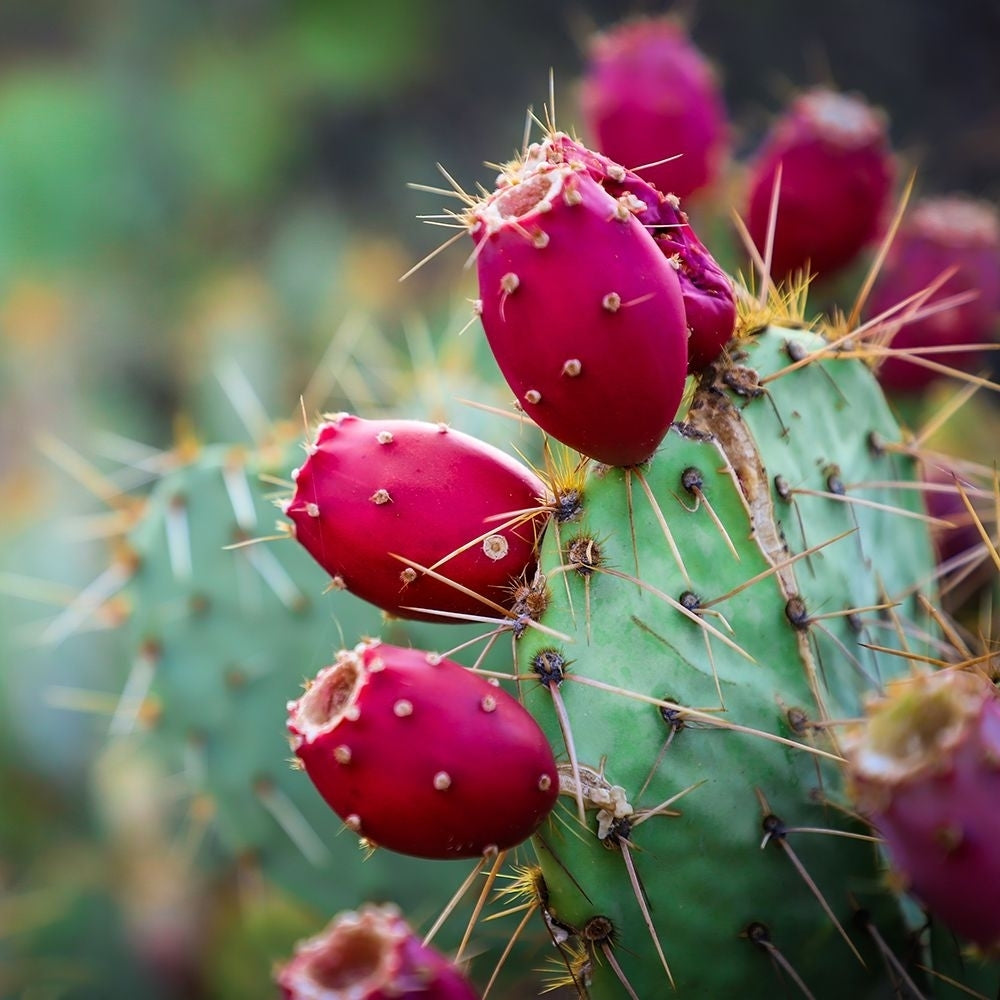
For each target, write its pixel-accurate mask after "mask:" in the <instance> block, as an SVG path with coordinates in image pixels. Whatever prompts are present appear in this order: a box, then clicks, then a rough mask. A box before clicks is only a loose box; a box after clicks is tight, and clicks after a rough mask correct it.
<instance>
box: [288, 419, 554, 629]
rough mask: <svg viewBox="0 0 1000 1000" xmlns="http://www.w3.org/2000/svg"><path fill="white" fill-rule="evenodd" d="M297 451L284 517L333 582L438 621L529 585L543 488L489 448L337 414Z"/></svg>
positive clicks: (445, 434)
mask: <svg viewBox="0 0 1000 1000" xmlns="http://www.w3.org/2000/svg"><path fill="white" fill-rule="evenodd" d="M308 453H309V454H308V458H307V459H306V461H305V462H304V463H303V465H302V467H301V468H300V469H298V470H297V471H296V472H295V473H294V474H293V475H294V479H295V495H294V496H293V497H292V499H291V501H289V502H287V503H286V504H285V505H284V510H285V513H286V514H287V515H288V517H289V518H290V519H291V521H292V523H293V525H294V529H295V530H294V534H295V537H296V539H297V540H298V541H299V542H300V543H301V544H302V545H303V546H304V547H305V548H306V549H307V550H308V552H309V553H310V555H312V557H313V558H314V559H315V560H316V561H317V562H318V563H319V564H320V565H321V566H322V567H323V569H325V570H326V571H327V572H328V573H329V574H330V575H331V576H332V577H333V579H334V581H335V584H336V585H337V586H340V587H343V588H346V589H347V590H349V591H350V592H351V593H353V594H356V595H357V596H358V597H361V598H363V599H364V600H366V601H370V602H371V603H372V604H375V605H376V606H378V607H380V608H382V609H383V610H385V611H389V612H391V613H392V614H394V615H397V616H399V617H401V618H425V619H433V620H441V619H440V617H439V616H438V615H435V614H433V612H435V611H436V612H439V613H440V614H441V615H448V614H451V615H456V616H457V615H470V614H478V615H481V614H483V612H484V610H488V608H487V605H488V604H489V603H492V604H494V605H496V604H497V603H501V604H502V603H503V602H504V601H505V600H506V601H507V602H508V603H509V600H508V598H509V592H510V586H509V585H510V583H511V581H513V580H516V579H517V578H518V577H521V576H522V575H526V576H529V577H530V575H531V568H532V566H533V563H534V549H535V536H536V528H537V519H538V518H540V517H541V516H542V515H543V512H544V508H543V507H542V498H543V497H544V494H545V488H544V486H543V485H542V483H541V481H540V480H539V479H538V478H537V477H536V476H535V475H534V474H533V473H532V472H531V471H530V470H529V469H527V468H526V467H525V466H523V465H522V464H521V463H520V462H518V461H516V460H515V459H513V458H511V457H510V456H509V455H507V454H506V453H504V452H502V451H500V450H499V449H497V448H493V447H491V446H490V445H487V444H484V443H483V442H481V441H478V440H477V439H475V438H473V437H470V436H469V435H467V434H462V433H461V432H459V431H455V430H452V429H450V428H448V427H447V426H446V425H444V424H430V423H424V422H422V421H416V420H365V419H363V418H361V417H356V416H351V415H349V414H337V415H336V416H334V417H331V418H329V419H328V420H326V421H325V422H324V423H322V424H321V425H320V427H319V430H318V432H317V435H316V440H315V442H314V443H313V444H312V445H310V446H309V448H308ZM416 567H422V568H424V569H432V570H434V572H435V573H436V574H437V576H434V575H431V574H425V573H424V572H423V571H422V569H420V568H416ZM439 577H446V578H447V580H443V579H440V578H439ZM448 581H451V582H453V583H455V584H457V585H459V586H452V585H451V583H450V582H448ZM460 588H461V589H460ZM419 609H427V610H419Z"/></svg>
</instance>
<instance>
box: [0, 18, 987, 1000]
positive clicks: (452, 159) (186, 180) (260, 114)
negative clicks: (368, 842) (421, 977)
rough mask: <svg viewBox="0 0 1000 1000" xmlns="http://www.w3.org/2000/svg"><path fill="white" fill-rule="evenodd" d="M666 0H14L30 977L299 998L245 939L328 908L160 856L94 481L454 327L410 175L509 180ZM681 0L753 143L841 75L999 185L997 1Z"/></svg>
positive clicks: (10, 164) (107, 989) (291, 403)
mask: <svg viewBox="0 0 1000 1000" xmlns="http://www.w3.org/2000/svg"><path fill="white" fill-rule="evenodd" d="M662 9H665V8H664V7H663V5H656V4H640V3H619V2H612V0H579V2H576V3H554V2H553V3H544V2H539V0H506V2H505V3H503V4H486V3H454V2H451V0H367V2H366V3H346V2H341V0H327V2H322V0H299V2H292V0H288V2H279V0H200V2H195V0H134V2H128V0H78V2H71V0H66V2H62V3H60V2H56V0H4V2H3V3H2V4H0V504H2V511H3V516H2V518H0V997H3V998H5V1000H6V998H13V997H21V998H25V1000H48V998H53V1000H54V998H62V997H74V998H84V997H95V998H98V997H151V998H155V997H164V998H167V997H198V996H220V997H223V996H234V997H235V996H241V997H255V996H261V997H265V996H268V995H270V988H269V987H268V985H267V983H266V982H261V981H260V977H259V975H258V974H257V971H256V970H257V967H256V966H251V971H250V972H248V971H247V963H246V962H245V960H244V956H245V955H246V954H247V953H248V952H253V951H254V950H255V949H257V948H258V945H259V942H260V941H261V940H263V939H264V938H265V937H266V936H267V935H268V934H273V933H278V934H279V935H280V934H284V935H286V936H289V935H293V934H299V933H305V932H306V931H308V930H309V929H310V928H309V926H308V925H307V924H305V923H304V921H303V920H302V918H301V916H300V915H299V914H298V913H297V911H296V910H295V908H294V907H293V906H291V905H286V904H285V903H284V902H282V901H277V900H276V901H272V903H271V904H270V905H269V906H268V907H265V908H263V909H258V910H251V911H249V913H248V912H246V911H244V912H243V913H242V914H241V916H240V918H239V919H237V918H235V917H234V916H233V913H232V911H233V908H234V907H236V908H238V907H237V903H236V902H235V901H234V896H233V887H232V886H209V887H206V886H204V885H203V884H201V883H199V882H198V881H197V879H196V878H194V877H192V876H191V875H190V873H189V872H187V870H186V869H182V868H177V867H172V866H171V864H168V863H166V862H164V860H163V859H164V856H165V855H167V854H169V853H170V852H169V851H167V850H166V845H165V843H164V842H163V840H162V838H163V837H164V836H165V833H164V831H165V830H167V829H169V826H170V824H169V822H168V821H167V819H166V818H165V817H166V816H167V815H168V814H169V812H170V808H171V798H170V780H171V778H170V776H169V775H168V776H160V777H159V778H157V779H156V780H155V781H154V780H153V779H152V778H151V775H155V774H156V772H155V771H153V770H150V769H149V768H150V767H152V765H149V766H147V765H146V764H145V763H144V762H142V761H140V760H137V759H136V758H135V757H134V755H132V754H125V755H116V754H115V752H114V749H113V748H112V749H111V750H108V748H107V742H108V737H107V713H108V711H109V708H113V705H114V696H115V692H116V691H117V690H118V688H119V687H120V685H121V680H122V677H123V676H124V674H125V672H126V670H125V667H124V666H123V663H122V659H123V655H124V654H123V647H122V643H121V639H120V638H119V635H118V633H116V632H115V631H114V628H113V626H114V625H115V624H117V622H118V617H117V615H118V610H117V609H116V607H115V604H114V602H113V601H112V602H110V603H108V604H104V605H102V606H101V607H100V608H99V609H98V610H97V611H96V613H93V614H91V613H85V614H77V613H76V611H75V610H74V608H75V609H77V610H78V609H79V608H80V606H81V605H80V602H79V595H80V593H81V591H85V588H87V587H88V585H91V583H92V581H97V590H99V589H100V587H101V586H102V585H103V582H107V581H106V580H105V579H104V578H103V577H102V573H104V571H105V569H106V567H107V566H108V565H109V558H110V554H109V549H108V545H107V543H106V541H105V539H106V537H107V536H108V535H109V533H113V531H114V529H115V526H116V525H115V517H116V516H117V515H115V513H114V509H113V508H112V510H111V513H109V508H108V506H107V505H106V504H105V503H103V502H102V501H101V499H100V497H97V496H94V495H93V493H94V490H88V489H87V488H85V486H84V485H83V484H82V483H81V480H84V481H92V485H93V487H94V488H95V489H96V490H97V492H101V491H102V490H105V489H106V488H107V486H108V484H109V483H110V484H111V486H112V487H113V489H121V490H123V491H126V492H127V491H129V490H131V489H134V488H140V487H141V486H142V482H143V479H144V477H145V476H147V475H148V472H147V471H144V469H145V470H148V469H149V468H151V467H152V466H153V465H155V456H156V449H161V448H166V447H169V446H170V445H172V444H173V443H174V442H175V441H176V440H177V439H178V437H182V436H184V435H185V434H188V433H190V432H191V429H192V428H193V429H194V430H195V432H196V433H197V434H198V435H199V436H200V437H201V438H202V439H203V440H208V441H211V440H220V441H232V440H235V441H240V440H249V439H251V438H252V437H253V436H254V434H255V433H256V431H257V430H258V429H259V426H258V424H259V422H260V421H262V420H263V416H262V414H261V413H257V412H255V411H254V405H255V404H253V403H252V402H251V403H248V402H247V397H246V394H245V393H241V391H240V388H239V386H240V384H241V380H242V379H243V378H244V377H245V379H246V381H247V382H248V383H249V384H251V385H253V386H254V389H255V392H256V395H257V397H258V398H259V401H260V404H261V407H262V412H263V414H266V415H267V416H269V417H271V418H277V417H286V416H292V415H294V413H295V411H296V408H297V406H298V399H299V394H300V393H302V392H303V391H304V387H306V386H307V385H308V384H309V382H310V380H311V379H312V377H313V375H314V373H315V372H316V370H317V366H318V365H319V364H320V362H321V359H322V358H323V356H324V353H325V351H326V350H327V347H328V345H329V343H330V341H331V338H335V337H336V336H337V335H338V333H339V335H342V336H347V335H348V334H347V333H345V331H350V330H351V329H352V327H351V324H355V326H356V327H357V328H359V329H361V330H363V331H366V332H365V333H364V334H363V335H364V336H365V337H369V336H370V337H372V338H375V337H376V334H375V333H374V332H372V331H377V339H378V343H380V344H381V343H385V344H389V345H392V344H393V343H402V340H403V333H404V332H405V330H406V329H407V324H412V323H413V322H414V320H413V317H414V316H415V315H418V314H419V315H420V316H422V317H425V318H427V320H428V321H429V322H430V323H431V325H432V326H433V327H434V328H435V330H438V331H439V332H442V331H443V333H444V335H449V336H450V335H452V334H453V333H457V329H458V328H459V327H460V326H461V322H455V321H453V319H452V308H453V305H454V303H455V301H456V300H457V299H460V297H461V295H462V294H470V290H469V288H468V278H467V276H466V277H464V278H463V274H462V261H463V259H464V254H463V251H462V250H461V249H453V250H451V251H450V252H448V253H446V254H444V255H442V257H440V258H437V259H435V260H434V262H432V263H431V264H430V265H428V266H427V267H426V268H424V269H423V270H422V271H421V272H419V273H418V274H417V275H415V276H414V277H413V278H412V279H410V280H408V281H407V282H405V283H403V284H400V283H399V282H398V281H397V278H398V277H399V275H400V274H402V273H403V272H404V271H406V270H407V269H408V268H409V267H410V265H411V264H412V263H414V262H415V261H417V260H419V259H420V258H421V257H422V256H423V255H424V254H426V253H427V252H428V251H430V250H431V249H433V248H434V247H435V246H436V245H437V244H438V242H440V236H441V230H438V229H433V228H431V227H427V226H423V225H421V224H420V223H418V222H417V221H416V219H415V216H416V215H417V214H419V213H426V212H436V211H439V210H440V206H441V204H442V199H441V198H438V197H436V196H434V195H431V194H427V193H422V192H419V191H414V190H411V189H408V188H407V186H406V183H407V182H408V181H414V182H420V183H424V184H432V185H439V184H441V183H442V181H441V178H440V176H439V175H438V173H437V171H436V170H435V163H438V162H440V163H442V164H444V165H446V166H447V168H448V170H449V171H450V172H451V173H452V175H453V176H454V177H456V178H457V179H458V180H459V181H460V182H461V183H462V184H463V186H465V187H466V188H471V187H472V186H473V185H474V184H475V183H476V181H480V182H483V183H489V181H490V177H491V173H490V171H489V170H488V169H487V168H485V167H483V166H482V161H483V160H498V159H505V158H507V157H508V156H509V155H511V154H512V153H513V151H514V150H515V149H516V148H517V147H518V146H519V145H520V142H521V134H522V130H523V123H524V114H525V108H526V107H527V106H528V105H533V106H534V107H535V108H536V109H540V107H541V105H542V103H543V102H544V101H545V100H546V99H547V96H548V74H549V68H550V67H551V68H552V69H553V70H554V74H555V80H556V89H557V102H558V108H557V114H558V122H559V124H560V126H562V127H563V128H571V127H574V126H575V127H577V128H579V127H580V122H579V119H578V117H577V115H576V109H575V106H574V96H575V81H576V79H577V77H578V75H579V73H580V69H581V66H582V63H583V57H584V51H585V46H586V40H587V38H588V36H589V34H590V33H591V32H592V31H593V30H594V28H596V27H600V26H606V25H608V24H611V23H612V22H614V21H616V20H617V19H619V18H621V17H623V16H625V15H628V14H633V13H641V12H646V13H650V12H654V11H660V10H662ZM679 9H680V10H681V12H682V13H684V14H685V15H686V16H687V17H688V19H689V23H690V24H691V26H692V31H693V35H694V38H695V40H696V41H697V42H698V43H699V44H700V45H701V46H702V48H703V49H704V50H705V51H706V52H707V54H708V55H709V56H710V57H711V58H712V59H713V61H714V62H715V63H716V64H717V66H718V67H719V70H720V72H721V74H722V77H723V80H724V85H725V93H726V99H727V102H728V105H729V108H730V113H731V116H732V120H733V127H734V147H735V151H736V155H737V157H739V156H741V155H743V154H745V153H746V152H747V151H748V150H750V149H751V148H752V147H753V145H754V143H755V142H756V141H757V139H758V138H759V137H760V135H761V133H762V131H763V129H764V128H765V127H766V125H767V123H768V121H769V120H770V118H771V116H772V115H773V114H774V113H775V112H776V111H777V110H778V109H779V108H780V107H781V105H782V104H783V103H784V102H785V101H786V100H787V98H788V97H789V96H790V95H791V94H792V93H793V92H794V91H795V90H796V89H797V88H799V87H802V86H805V85H809V84H814V83H822V82H833V83H835V84H837V85H838V86H840V87H842V88H844V89H856V90H859V91H861V92H862V93H864V94H865V95H866V96H867V97H868V98H869V100H871V101H872V102H873V103H875V104H878V105H881V106H883V107H884V108H885V109H886V110H887V111H888V112H889V115H890V118H891V123H892V125H891V129H892V136H893V140H894V143H895V145H896V148H897V149H898V150H899V151H900V154H901V156H902V157H903V158H904V161H905V162H906V163H908V164H911V165H915V166H917V167H918V168H919V175H918V177H919V180H918V186H919V188H920V189H921V190H924V191H928V192H945V191H951V190H962V191H967V192H970V193H972V194H974V195H977V196H980V197H985V198H988V199H991V200H993V201H996V200H997V199H998V198H1000V60H998V59H997V53H998V52H1000V5H998V4H997V3H996V2H995V0H952V2H950V3H947V4H944V3H941V2H940V0H880V2H879V3H876V4H871V3H868V2H862V0H847V2H842V3H837V4H824V5H820V4H806V3H800V4H794V3H791V2H789V0H756V2H754V3H752V4H751V3H745V2H742V0H702V2H692V3H689V4H686V5H684V6H683V7H682V8H679ZM735 176H737V174H736V173H735V172H734V177H735ZM733 183H734V184H735V183H736V181H734V182H733ZM731 197H734V195H733V193H732V191H731V190H730V189H729V188H724V189H722V190H721V191H720V192H718V194H717V198H718V200H719V203H718V204H717V205H715V206H714V207H713V209H714V211H715V212H716V213H717V214H718V216H719V217H724V215H725V213H726V212H727V211H728V209H729V207H730V206H729V204H728V199H729V198H731ZM359 324H360V325H359ZM469 336H475V332H472V333H470V334H469ZM233 362H235V364H236V367H234V366H233ZM241 401H242V402H241ZM241 406H242V408H243V413H242V414H241V413H240V412H239V410H240V408H241ZM248 407H249V409H248ZM91 467H93V468H91ZM95 470H96V471H95ZM98 472H99V476H98ZM102 581H103V582H102ZM95 592H96V591H95ZM74 601H76V604H74V603H73V602H74ZM83 606H84V608H85V609H86V607H87V602H86V601H84V602H83ZM67 609H68V610H67ZM85 692H106V693H107V694H106V695H104V696H103V697H102V696H101V695H99V694H95V695H93V696H92V697H91V698H90V699H89V700H88V699H87V698H86V697H84V695H83V693H85ZM150 901H152V902H150ZM147 903H150V905H146V904H147ZM152 903H155V904H156V905H155V906H153V905H152ZM205 907H210V908H211V912H210V913H209V915H208V917H207V918H206V917H205V915H204V911H205ZM195 913H197V914H200V915H201V917H200V918H199V919H200V920H201V922H200V923H198V926H199V927H200V928H201V930H200V931H199V932H197V933H196V932H195V931H194V930H193V929H192V928H193V927H194V921H193V920H192V919H189V918H191V917H192V915H193V914H195ZM206 927H207V928H209V929H208V931H205V928H206ZM275 928H278V930H277V931H275Z"/></svg>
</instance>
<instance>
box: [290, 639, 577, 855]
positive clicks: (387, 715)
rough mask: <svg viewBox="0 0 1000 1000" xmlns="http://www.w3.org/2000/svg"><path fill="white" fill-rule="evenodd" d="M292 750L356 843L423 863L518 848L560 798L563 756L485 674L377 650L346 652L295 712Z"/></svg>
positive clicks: (366, 646) (375, 644)
mask: <svg viewBox="0 0 1000 1000" xmlns="http://www.w3.org/2000/svg"><path fill="white" fill-rule="evenodd" d="M288 712H289V717H288V728H289V731H290V732H291V733H292V739H291V744H292V749H293V750H294V751H295V753H296V754H297V755H298V757H299V759H300V760H301V761H302V764H303V766H304V767H305V770H306V772H307V773H308V774H309V777H310V778H311V779H312V781H313V784H314V785H315V786H316V787H317V789H318V790H319V792H320V794H321V795H322V796H323V798H324V799H325V800H326V801H327V803H328V804H329V805H330V807H331V808H332V809H333V811H334V812H335V813H336V814H337V815H338V816H339V817H340V818H341V819H342V820H343V821H344V823H345V824H346V825H347V826H348V827H349V828H350V829H352V830H354V831H355V833H358V834H360V835H361V836H363V837H364V838H366V839H367V840H369V841H371V842H372V843H374V844H377V845H380V846H382V847H388V848H390V849H391V850H394V851H399V852H401V853H403V854H412V855H415V856H417V857H422V858H469V857H479V856H481V855H484V854H490V853H492V852H495V851H496V850H505V849H507V848H508V847H514V846H515V845H516V844H520V843H521V842H522V841H523V840H525V839H527V838H528V837H529V836H531V834H532V833H534V831H535V830H536V829H537V828H538V826H539V825H540V824H541V823H542V821H543V820H544V819H545V817H546V816H547V815H548V814H549V811H550V810H551V809H552V806H553V805H554V803H555V799H556V796H557V794H558V792H559V780H558V775H557V772H556V764H555V760H554V759H553V756H552V750H551V749H550V747H549V744H548V742H547V741H546V739H545V735H544V734H543V733H542V731H541V729H540V728H539V727H538V724H537V723H536V722H535V721H534V719H533V718H532V717H531V716H530V715H529V714H528V712H527V711H525V709H524V708H522V706H521V704H520V703H519V702H518V701H517V700H516V699H514V698H512V697H511V696H510V695H509V694H507V693H506V692H505V691H503V690H501V689H500V688H499V687H497V686H495V685H494V684H491V683H489V682H488V681H487V680H486V679H485V678H483V677H482V676H481V675H480V674H476V673H473V672H472V671H470V670H467V669H466V668H465V667H463V666H461V664H458V663H455V662H454V661H453V660H448V659H444V658H442V657H440V656H437V655H436V654H433V653H425V652H422V651H420V650H417V649H401V648H399V647H396V646H389V645H385V644H383V643H381V642H379V641H378V640H368V641H366V642H363V643H361V644H360V645H358V646H356V647H355V648H354V649H353V650H341V652H339V653H338V654H337V658H336V661H335V662H334V663H333V664H332V665H331V666H329V667H325V668H324V669H323V670H321V671H320V672H319V674H318V675H317V677H316V679H315V680H314V681H313V682H312V684H311V685H310V686H309V687H308V689H307V690H306V693H305V694H304V695H302V697H301V698H299V699H298V701H294V702H290V703H289V706H288Z"/></svg>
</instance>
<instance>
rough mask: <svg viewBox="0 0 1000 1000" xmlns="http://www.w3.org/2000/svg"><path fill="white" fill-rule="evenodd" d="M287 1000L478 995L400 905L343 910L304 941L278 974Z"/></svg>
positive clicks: (447, 999)
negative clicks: (429, 944)
mask: <svg viewBox="0 0 1000 1000" xmlns="http://www.w3.org/2000/svg"><path fill="white" fill-rule="evenodd" d="M275 980H276V982H277V984H278V986H279V987H280V989H281V995H282V997H283V1000H477V998H478V996H479V994H478V993H477V992H476V991H475V990H474V989H473V988H472V987H471V986H470V985H469V983H468V982H466V980H465V978H464V977H463V976H462V974H461V973H460V972H459V971H458V969H456V968H455V966H454V965H453V964H452V963H451V962H449V961H448V959H446V958H445V957H444V956H443V955H442V954H440V952H437V951H435V950H434V949H433V948H429V947H425V946H424V945H423V944H422V943H421V941H420V938H419V937H418V936H417V935H416V934H414V933H413V931H412V930H411V929H410V927H409V925H408V924H407V923H406V921H405V920H404V919H403V918H402V916H401V915H400V913H399V911H398V910H397V909H396V907H394V906H392V905H391V904H385V905H383V906H373V905H366V906H362V907H361V908H360V909H359V910H358V911H357V912H356V913H355V912H348V913H341V914H339V915H338V916H337V917H335V918H334V919H333V920H332V921H331V922H330V923H329V925H327V927H326V928H325V929H324V930H323V931H322V932H320V933H319V934H317V935H316V936H315V937H312V938H309V939H308V940H306V941H300V942H299V943H298V944H297V945H296V946H295V954H294V955H293V956H292V958H291V959H290V960H289V961H288V962H287V963H286V964H285V965H284V966H282V967H281V968H280V969H278V971H277V972H276V974H275Z"/></svg>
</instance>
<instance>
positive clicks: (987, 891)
mask: <svg viewBox="0 0 1000 1000" xmlns="http://www.w3.org/2000/svg"><path fill="white" fill-rule="evenodd" d="M847 749H848V758H849V773H850V779H851V787H852V791H853V795H854V798H855V800H856V802H857V804H858V808H859V809H860V810H861V812H863V813H864V814H865V815H867V816H868V817H869V818H870V819H871V821H872V823H873V824H874V825H875V827H876V829H877V830H878V832H879V833H880V834H881V835H882V836H883V837H884V838H885V841H886V846H887V847H888V850H889V855H890V858H891V860H892V862H893V864H894V866H895V868H896V869H897V870H898V872H899V873H900V874H901V876H902V877H903V879H904V880H905V883H906V885H907V887H908V888H909V889H911V890H912V892H913V894H914V895H915V896H916V897H917V898H918V899H919V900H920V901H921V902H922V903H923V904H924V905H925V906H926V907H927V908H928V910H930V912H931V913H932V914H933V915H935V916H937V917H938V918H939V919H941V920H943V921H944V922H945V923H946V924H948V926H949V927H951V928H952V930H954V931H956V932H957V933H959V934H961V935H962V936H963V937H965V938H968V940H970V941H972V942H974V943H975V944H977V945H979V947H981V948H983V949H986V950H991V949H1000V905H998V895H997V893H998V887H1000V697H998V694H997V689H996V687H995V686H994V685H993V684H991V683H990V682H989V681H988V680H986V678H984V677H982V676H980V675H978V674H974V673H970V672H966V671H961V670H947V671H941V672H939V673H936V674H932V675H929V676H918V677H913V678H911V679H908V680H905V681H900V682H898V683H897V684H895V685H893V686H892V688H891V689H890V693H889V696H888V697H887V698H885V699H883V700H880V701H878V702H876V703H875V704H874V705H873V706H871V708H870V710H869V717H868V719H867V723H866V725H865V726H864V728H863V730H862V731H861V732H860V733H857V734H855V737H854V739H853V740H852V741H851V742H850V743H849V744H848V747H847Z"/></svg>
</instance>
